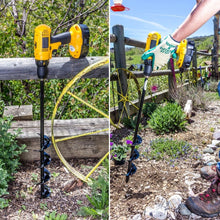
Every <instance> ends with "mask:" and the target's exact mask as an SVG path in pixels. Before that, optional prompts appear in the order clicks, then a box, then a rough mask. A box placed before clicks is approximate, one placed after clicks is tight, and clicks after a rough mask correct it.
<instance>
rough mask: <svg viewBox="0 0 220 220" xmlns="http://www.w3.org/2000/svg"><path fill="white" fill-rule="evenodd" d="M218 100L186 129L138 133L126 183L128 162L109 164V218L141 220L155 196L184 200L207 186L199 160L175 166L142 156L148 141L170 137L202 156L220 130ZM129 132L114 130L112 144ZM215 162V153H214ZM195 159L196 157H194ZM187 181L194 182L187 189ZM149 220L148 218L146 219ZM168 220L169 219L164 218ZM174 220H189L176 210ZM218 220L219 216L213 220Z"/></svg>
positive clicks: (219, 101)
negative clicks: (138, 218) (136, 152)
mask: <svg viewBox="0 0 220 220" xmlns="http://www.w3.org/2000/svg"><path fill="white" fill-rule="evenodd" d="M219 118H220V99H218V100H216V101H214V102H211V104H210V105H209V106H208V109H207V110H206V111H202V110H197V111H194V115H193V116H192V117H191V120H190V121H189V122H190V123H188V124H187V130H186V131H184V132H179V133H175V134H170V135H156V134H155V133H154V132H153V131H152V130H151V129H149V128H144V129H143V130H141V131H139V132H138V134H139V135H140V136H141V137H142V140H143V141H142V144H141V145H140V148H139V153H140V157H139V158H138V159H137V160H135V161H134V164H135V165H136V167H137V171H136V173H135V174H134V175H132V176H130V180H129V182H128V183H126V182H125V175H126V173H127V166H128V162H126V163H125V164H124V165H121V166H115V165H114V163H113V161H111V172H110V173H111V176H110V186H111V189H110V204H111V205H110V216H111V219H112V220H113V219H114V220H118V219H120V220H124V219H132V217H133V216H135V215H136V214H141V216H142V219H144V218H143V216H144V210H145V209H146V207H148V206H151V207H154V205H155V202H156V201H155V200H156V197H157V196H163V197H164V198H166V199H168V198H170V197H171V196H172V195H174V194H179V195H180V196H181V197H182V198H183V203H184V201H185V200H186V199H187V198H188V196H191V195H194V194H197V193H199V192H202V191H204V190H206V189H207V188H208V186H210V182H209V181H207V180H204V179H202V178H201V176H200V169H201V167H202V166H203V163H202V160H201V157H199V158H196V157H195V158H194V157H192V156H190V157H188V158H184V159H179V160H178V164H176V165H175V166H174V167H172V166H170V165H168V164H167V163H166V162H165V161H161V160H160V161H154V160H150V161H149V160H147V159H146V157H143V156H141V154H142V153H143V152H144V151H145V150H146V148H147V147H148V146H149V143H150V141H151V140H154V139H156V138H159V137H163V138H164V137H169V138H172V139H174V140H184V141H187V142H188V143H191V144H192V146H193V149H195V148H198V149H199V153H200V154H202V152H203V150H204V148H206V146H207V144H211V142H212V137H213V132H214V131H215V130H217V129H220V119H219ZM131 132H132V130H128V129H126V128H123V129H120V130H119V129H116V130H115V129H114V128H112V131H111V133H112V134H113V137H112V138H113V140H112V141H113V142H114V143H120V142H121V141H122V139H123V137H126V136H128V134H129V133H131ZM215 155H216V160H217V161H218V150H217V151H216V152H215ZM197 156H198V155H197ZM186 178H192V179H194V180H195V181H194V183H193V184H192V185H191V187H190V188H189V186H188V185H187V184H186V182H185V181H186ZM148 219H149V218H148ZM167 219H172V218H171V217H169V215H168V217H167ZM175 219H188V218H184V217H183V216H181V215H180V214H179V213H178V212H177V211H176V213H175ZM212 219H220V217H217V218H212Z"/></svg>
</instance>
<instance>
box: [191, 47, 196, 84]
mask: <svg viewBox="0 0 220 220" xmlns="http://www.w3.org/2000/svg"><path fill="white" fill-rule="evenodd" d="M192 67H193V68H192V73H193V85H197V50H196V47H195V51H194V53H193V58H192Z"/></svg>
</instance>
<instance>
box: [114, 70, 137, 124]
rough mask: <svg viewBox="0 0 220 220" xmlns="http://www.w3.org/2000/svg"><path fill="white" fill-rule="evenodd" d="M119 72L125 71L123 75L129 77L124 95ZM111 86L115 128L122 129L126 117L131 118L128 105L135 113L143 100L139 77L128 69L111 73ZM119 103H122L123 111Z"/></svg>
mask: <svg viewBox="0 0 220 220" xmlns="http://www.w3.org/2000/svg"><path fill="white" fill-rule="evenodd" d="M119 70H123V71H122V74H126V75H127V88H125V94H124V95H123V93H122V89H123V88H122V83H121V80H120V77H119ZM110 80H111V84H110V92H111V94H110V97H111V99H110V100H111V109H114V113H115V115H114V117H115V120H114V122H115V123H114V124H113V125H114V126H115V127H120V126H121V122H122V119H123V117H124V116H126V117H127V118H130V116H131V115H130V112H129V111H128V109H127V105H128V104H129V106H130V107H132V108H134V109H135V111H138V110H139V103H140V98H141V89H140V85H139V82H138V80H137V77H136V76H135V75H134V74H133V73H132V72H131V71H129V70H127V69H123V68H120V69H116V70H114V71H113V72H112V73H111V77H110ZM119 103H121V106H122V107H121V109H119V107H118V106H119Z"/></svg>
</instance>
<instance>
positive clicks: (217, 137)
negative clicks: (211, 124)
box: [213, 131, 220, 140]
mask: <svg viewBox="0 0 220 220" xmlns="http://www.w3.org/2000/svg"><path fill="white" fill-rule="evenodd" d="M213 139H214V140H220V131H216V132H215V133H214V134H213Z"/></svg>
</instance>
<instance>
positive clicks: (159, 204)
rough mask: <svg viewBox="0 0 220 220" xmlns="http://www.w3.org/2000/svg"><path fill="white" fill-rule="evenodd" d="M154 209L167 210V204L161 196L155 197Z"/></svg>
mask: <svg viewBox="0 0 220 220" xmlns="http://www.w3.org/2000/svg"><path fill="white" fill-rule="evenodd" d="M155 204H156V205H155V208H163V209H167V208H168V203H167V200H166V199H165V198H164V197H163V196H160V195H159V196H156V198H155Z"/></svg>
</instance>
